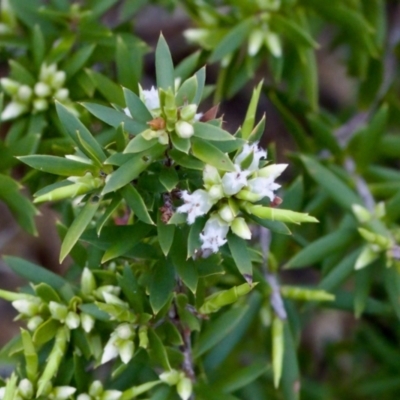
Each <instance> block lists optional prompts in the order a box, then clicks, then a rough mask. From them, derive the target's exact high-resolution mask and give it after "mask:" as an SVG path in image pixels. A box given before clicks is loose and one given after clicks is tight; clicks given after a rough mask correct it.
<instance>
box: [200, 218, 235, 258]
mask: <svg viewBox="0 0 400 400" xmlns="http://www.w3.org/2000/svg"><path fill="white" fill-rule="evenodd" d="M228 230H229V225H228V224H226V223H225V222H224V221H222V220H221V219H220V218H219V217H218V216H216V215H214V216H212V217H211V218H210V219H209V220H208V221H207V222H206V225H205V227H204V230H203V232H202V233H200V240H201V241H202V246H201V249H202V250H211V251H212V252H213V253H216V252H217V251H218V249H219V248H220V247H221V246H223V245H224V244H225V243H226V235H227V233H228Z"/></svg>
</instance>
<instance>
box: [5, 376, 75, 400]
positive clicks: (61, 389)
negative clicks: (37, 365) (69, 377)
mask: <svg viewBox="0 0 400 400" xmlns="http://www.w3.org/2000/svg"><path fill="white" fill-rule="evenodd" d="M6 391H7V387H2V388H0V400H2V399H3V398H5V394H6ZM75 392H76V388H74V387H72V386H56V387H52V386H51V384H48V385H47V386H46V388H45V392H44V393H43V395H44V396H45V398H46V399H49V400H67V399H70V398H71V396H72V395H73V394H74V393H75ZM8 398H12V399H13V400H30V399H36V398H37V395H36V389H35V384H33V383H32V382H31V381H30V380H29V379H27V378H24V379H22V380H21V381H20V382H19V383H18V385H17V387H16V388H14V390H13V393H12V397H8Z"/></svg>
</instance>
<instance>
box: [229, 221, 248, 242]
mask: <svg viewBox="0 0 400 400" xmlns="http://www.w3.org/2000/svg"><path fill="white" fill-rule="evenodd" d="M231 229H232V232H233V233H234V234H235V235H237V236H239V237H241V238H242V239H245V240H249V239H251V231H250V228H249V226H248V225H247V223H246V221H245V220H244V218H242V217H237V218H235V219H234V220H233V222H232V224H231Z"/></svg>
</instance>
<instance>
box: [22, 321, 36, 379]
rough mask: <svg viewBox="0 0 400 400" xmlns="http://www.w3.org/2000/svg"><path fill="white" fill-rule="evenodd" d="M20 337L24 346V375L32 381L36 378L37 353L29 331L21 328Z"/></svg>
mask: <svg viewBox="0 0 400 400" xmlns="http://www.w3.org/2000/svg"><path fill="white" fill-rule="evenodd" d="M21 338H22V344H23V347H24V357H25V369H26V376H27V378H28V379H29V380H30V381H31V382H34V381H35V380H36V378H37V373H38V367H39V361H38V355H37V353H36V350H35V346H34V344H33V341H32V337H31V335H30V334H29V332H28V331H26V330H25V329H21Z"/></svg>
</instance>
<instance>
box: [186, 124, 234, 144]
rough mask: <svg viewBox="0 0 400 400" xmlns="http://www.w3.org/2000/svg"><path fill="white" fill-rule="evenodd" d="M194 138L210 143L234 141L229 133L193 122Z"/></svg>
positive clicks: (213, 126) (215, 127)
mask: <svg viewBox="0 0 400 400" xmlns="http://www.w3.org/2000/svg"><path fill="white" fill-rule="evenodd" d="M193 128H194V136H196V137H198V138H201V139H204V140H211V141H226V140H236V139H235V137H234V136H232V135H231V134H230V133H229V132H227V131H225V130H223V129H221V128H219V127H218V126H215V125H212V124H207V123H205V122H195V123H194V124H193Z"/></svg>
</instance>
